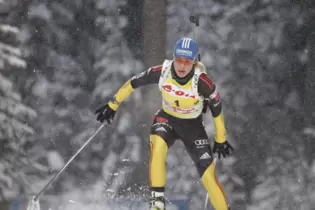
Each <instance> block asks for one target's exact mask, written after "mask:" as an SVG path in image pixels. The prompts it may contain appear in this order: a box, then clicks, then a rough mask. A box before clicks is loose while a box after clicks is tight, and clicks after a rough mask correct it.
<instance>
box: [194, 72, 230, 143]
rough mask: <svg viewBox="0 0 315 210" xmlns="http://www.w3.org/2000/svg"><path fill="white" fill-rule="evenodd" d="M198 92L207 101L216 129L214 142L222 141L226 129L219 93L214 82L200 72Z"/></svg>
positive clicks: (223, 140) (224, 137)
mask: <svg viewBox="0 0 315 210" xmlns="http://www.w3.org/2000/svg"><path fill="white" fill-rule="evenodd" d="M198 91H199V93H200V94H201V95H202V96H203V97H204V98H205V100H207V101H208V104H209V108H210V110H211V113H212V117H213V120H214V127H215V131H216V138H215V139H216V142H218V143H223V142H225V140H226V129H225V125H224V117H223V113H222V103H221V98H220V94H219V92H218V91H217V88H216V86H215V84H214V83H213V82H212V80H211V79H210V78H209V77H208V76H207V75H206V74H204V73H203V74H201V75H200V77H199V81H198Z"/></svg>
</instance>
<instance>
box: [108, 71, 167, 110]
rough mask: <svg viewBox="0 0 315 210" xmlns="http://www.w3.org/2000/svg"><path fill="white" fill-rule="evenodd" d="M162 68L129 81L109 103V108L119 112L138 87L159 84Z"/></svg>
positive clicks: (146, 72)
mask: <svg viewBox="0 0 315 210" xmlns="http://www.w3.org/2000/svg"><path fill="white" fill-rule="evenodd" d="M161 70H162V66H155V67H151V68H149V69H148V70H146V71H144V72H141V73H139V74H137V75H135V76H133V77H132V78H131V79H129V80H128V81H127V82H126V83H125V84H124V85H123V86H122V87H121V88H120V89H119V90H118V91H117V93H116V94H115V96H114V97H113V99H112V100H111V101H110V102H109V103H108V105H109V107H110V108H112V109H113V110H115V111H116V110H117V109H118V107H119V105H120V104H121V103H122V102H123V101H124V100H125V99H126V98H127V97H128V96H129V95H130V94H131V93H132V92H133V91H134V90H135V89H136V88H138V87H141V86H144V85H149V84H154V83H158V82H159V79H160V75H161Z"/></svg>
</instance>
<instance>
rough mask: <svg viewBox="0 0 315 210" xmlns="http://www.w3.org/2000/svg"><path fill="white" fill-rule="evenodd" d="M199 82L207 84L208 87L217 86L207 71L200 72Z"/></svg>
mask: <svg viewBox="0 0 315 210" xmlns="http://www.w3.org/2000/svg"><path fill="white" fill-rule="evenodd" d="M199 84H200V85H202V86H204V85H206V86H207V87H209V88H211V89H214V88H215V84H214V82H213V80H212V79H211V78H210V77H209V75H207V74H206V73H205V72H203V73H201V74H200V76H199Z"/></svg>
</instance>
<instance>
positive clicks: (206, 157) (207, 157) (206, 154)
mask: <svg viewBox="0 0 315 210" xmlns="http://www.w3.org/2000/svg"><path fill="white" fill-rule="evenodd" d="M209 158H211V156H210V155H209V153H208V152H206V153H204V154H203V155H201V157H200V160H203V159H209Z"/></svg>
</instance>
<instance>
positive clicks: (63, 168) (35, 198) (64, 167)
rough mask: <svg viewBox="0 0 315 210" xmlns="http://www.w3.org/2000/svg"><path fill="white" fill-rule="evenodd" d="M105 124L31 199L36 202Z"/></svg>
mask: <svg viewBox="0 0 315 210" xmlns="http://www.w3.org/2000/svg"><path fill="white" fill-rule="evenodd" d="M104 125H105V124H102V125H101V126H100V127H99V128H98V129H97V131H95V133H94V134H93V135H92V136H91V137H90V138H89V139H88V140H87V141H86V142H85V143H84V144H83V145H82V146H81V148H80V149H79V150H78V151H77V152H76V153H75V154H74V155H73V156H72V157H71V158H70V159H69V160H68V162H67V163H66V164H65V165H64V166H63V167H62V169H60V170H59V172H58V173H57V174H56V175H55V176H54V177H53V178H52V179H51V180H50V181H49V182H48V183H47V184H46V185H45V187H44V188H43V189H42V190H41V191H39V193H38V194H37V195H36V196H34V197H33V199H34V200H35V201H36V200H37V199H38V197H39V196H40V195H41V194H42V193H43V192H44V190H45V189H46V188H47V187H48V186H49V185H50V184H51V183H52V182H53V181H54V180H55V179H56V178H57V177H58V176H59V175H60V174H61V173H62V172H63V171H64V170H65V169H66V167H67V166H68V165H69V164H70V163H71V162H72V161H73V159H74V158H75V157H76V156H77V155H78V154H79V153H80V152H81V151H82V150H83V149H84V148H85V147H86V145H88V144H89V143H90V142H91V141H92V139H93V138H94V137H95V136H96V134H97V133H98V132H99V131H100V130H101V129H102V128H103V127H104Z"/></svg>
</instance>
